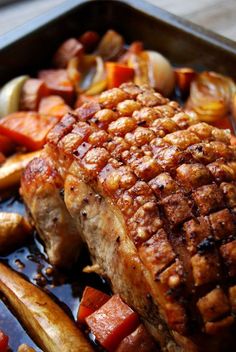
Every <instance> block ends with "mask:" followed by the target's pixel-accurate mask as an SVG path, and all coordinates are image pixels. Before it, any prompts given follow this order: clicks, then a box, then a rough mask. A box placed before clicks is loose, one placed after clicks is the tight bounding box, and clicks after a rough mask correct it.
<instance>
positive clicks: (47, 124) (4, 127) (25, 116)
mask: <svg viewBox="0 0 236 352" xmlns="http://www.w3.org/2000/svg"><path fill="white" fill-rule="evenodd" d="M57 122H58V118H56V117H55V116H47V115H40V114H39V113H37V112H25V111H22V112H15V113H12V114H10V115H7V116H5V117H4V118H2V119H1V120H0V133H1V134H3V135H5V136H7V137H9V138H10V139H11V140H12V141H14V142H16V143H18V144H21V145H23V146H25V147H26V148H27V149H29V150H32V151H33V150H38V149H41V148H42V147H43V145H44V143H45V140H46V136H47V134H48V132H49V131H50V129H51V128H52V127H53V126H54V125H55V124H56V123H57Z"/></svg>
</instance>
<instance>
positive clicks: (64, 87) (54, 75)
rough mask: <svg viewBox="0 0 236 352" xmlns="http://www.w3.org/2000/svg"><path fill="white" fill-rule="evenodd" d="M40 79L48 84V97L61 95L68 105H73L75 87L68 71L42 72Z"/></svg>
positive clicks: (39, 75)
mask: <svg viewBox="0 0 236 352" xmlns="http://www.w3.org/2000/svg"><path fill="white" fill-rule="evenodd" d="M38 77H39V78H40V79H42V80H43V81H44V82H45V83H46V85H47V88H48V95H59V96H61V97H62V98H63V99H64V100H65V101H66V103H67V104H69V105H71V104H72V103H73V100H74V95H75V92H74V87H73V84H72V82H71V81H70V80H69V78H68V74H67V71H66V70H63V69H60V70H42V71H39V73H38Z"/></svg>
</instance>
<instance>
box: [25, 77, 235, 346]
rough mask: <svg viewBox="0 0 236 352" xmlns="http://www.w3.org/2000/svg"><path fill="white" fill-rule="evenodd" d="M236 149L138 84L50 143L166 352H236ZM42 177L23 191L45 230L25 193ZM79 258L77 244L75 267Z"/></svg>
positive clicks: (62, 127) (78, 210)
mask: <svg viewBox="0 0 236 352" xmlns="http://www.w3.org/2000/svg"><path fill="white" fill-rule="evenodd" d="M229 139H230V135H229V132H228V131H226V130H219V129H217V128H215V127H212V126H210V125H208V124H206V123H196V121H193V120H191V118H190V117H188V116H187V115H186V114H184V113H183V112H182V111H181V108H180V107H179V105H178V104H177V103H176V102H172V101H169V100H168V99H166V98H163V97H162V96H161V95H160V94H158V93H155V92H154V91H153V90H152V89H150V88H148V87H138V86H135V85H134V84H124V85H122V86H121V87H120V88H114V89H112V90H109V91H106V92H104V93H102V94H101V95H100V98H99V102H98V103H86V104H84V105H83V106H82V107H80V108H79V109H77V110H76V111H75V112H74V113H73V114H68V115H66V116H65V117H64V118H63V119H62V120H61V122H60V123H59V124H58V125H57V126H56V127H55V128H54V129H53V130H52V131H51V132H50V134H49V136H48V143H47V145H46V147H45V150H44V157H45V156H46V158H48V159H49V160H50V162H51V163H52V165H54V166H53V167H54V168H55V169H56V170H57V172H58V173H59V175H60V178H61V180H62V184H63V187H64V201H65V206H66V208H67V210H68V211H69V213H70V216H71V217H72V218H73V221H72V222H73V223H75V226H76V227H77V230H78V233H79V234H80V236H81V238H82V240H83V241H84V242H86V243H87V245H88V248H89V250H90V253H91V257H92V259H93V261H94V262H96V263H98V264H99V266H100V267H101V269H102V271H103V272H104V275H106V276H107V277H108V278H109V279H110V281H111V284H112V287H113V290H114V292H118V293H120V294H121V296H122V298H123V299H124V300H125V301H126V302H127V303H128V304H130V305H131V306H132V307H134V308H135V309H136V310H137V312H138V313H139V314H140V315H141V316H142V317H143V319H144V322H145V323H146V325H147V326H148V327H149V330H150V331H151V333H152V334H153V335H154V336H155V337H156V338H157V339H158V340H159V342H160V345H161V348H162V349H163V350H168V351H178V350H180V351H206V350H207V351H221V350H222V348H223V347H224V348H225V349H226V345H227V343H228V344H229V346H231V347H232V346H233V343H235V342H234V341H232V337H233V333H232V331H233V330H234V329H235V324H234V312H235V306H236V304H235V301H236V298H235V297H236V289H235V275H236V255H235V252H236V240H235V209H236V208H235V206H236V201H235V199H236V183H235V180H236V163H235V155H236V154H235V149H234V147H233V146H231V145H230V142H229ZM31 168H32V164H31V165H30V166H28V168H27V170H26V172H25V174H24V176H23V179H22V190H23V196H24V199H25V201H26V204H27V206H28V208H29V210H30V211H31V213H32V216H33V218H34V221H35V223H36V224H37V222H38V219H37V214H36V216H34V211H32V200H33V198H34V193H32V194H31V197H29V196H27V194H26V187H25V184H26V183H27V174H28V173H31V171H30V170H31ZM30 182H34V181H33V179H32V181H29V183H30ZM45 183H46V184H47V181H46V182H45ZM43 187H45V185H43V184H42V188H43ZM51 196H52V197H53V195H51ZM62 226H65V224H62ZM79 234H78V237H79ZM42 236H43V235H42ZM48 236H49V237H50V236H52V238H53V236H54V233H53V232H52V233H51V235H50V234H49V235H48ZM63 241H64V243H67V244H68V241H67V239H66V238H64V239H63ZM46 244H47V238H46ZM78 247H79V246H76V245H75V246H74V245H73V243H72V244H71V248H72V257H76V253H77V252H78ZM73 251H74V253H73ZM52 252H53V249H52ZM51 255H52V256H53V254H51ZM49 257H50V253H49ZM59 258H60V259H61V260H62V261H63V262H64V264H66V263H65V258H63V254H61V256H60V255H59Z"/></svg>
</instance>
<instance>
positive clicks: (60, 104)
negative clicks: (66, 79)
mask: <svg viewBox="0 0 236 352" xmlns="http://www.w3.org/2000/svg"><path fill="white" fill-rule="evenodd" d="M70 110H71V108H70V107H69V105H67V104H66V103H65V101H64V100H63V99H62V98H61V97H59V96H58V95H50V96H48V97H45V98H43V99H42V100H41V101H40V103H39V109H38V111H39V113H40V114H45V115H52V116H56V117H59V118H61V117H63V116H64V115H65V114H66V113H68V112H69V111H70Z"/></svg>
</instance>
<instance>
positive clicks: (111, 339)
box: [85, 295, 139, 352]
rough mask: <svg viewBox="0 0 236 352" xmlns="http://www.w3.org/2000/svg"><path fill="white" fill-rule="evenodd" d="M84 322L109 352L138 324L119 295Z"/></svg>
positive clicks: (137, 319) (133, 313)
mask: <svg viewBox="0 0 236 352" xmlns="http://www.w3.org/2000/svg"><path fill="white" fill-rule="evenodd" d="M85 321H86V323H87V324H88V326H89V328H90V329H91V331H92V333H93V334H94V335H95V337H96V339H97V340H98V341H99V343H100V344H101V345H102V346H103V347H104V348H106V349H107V350H108V351H110V352H112V351H114V350H115V349H116V347H117V346H118V345H119V343H120V342H121V340H122V339H123V338H125V337H126V336H127V335H129V334H130V333H131V332H133V331H134V330H135V329H136V328H137V326H138V324H139V318H138V315H137V313H135V312H134V311H133V310H132V309H131V308H130V307H129V306H128V305H127V304H125V303H124V302H123V301H122V300H121V298H120V296H119V295H114V296H113V297H111V298H110V299H109V301H107V302H106V303H105V304H104V305H103V306H101V308H99V309H98V310H97V311H96V312H94V313H93V314H91V315H90V316H89V317H87V318H86V319H85Z"/></svg>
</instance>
